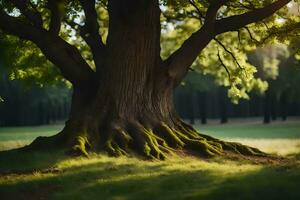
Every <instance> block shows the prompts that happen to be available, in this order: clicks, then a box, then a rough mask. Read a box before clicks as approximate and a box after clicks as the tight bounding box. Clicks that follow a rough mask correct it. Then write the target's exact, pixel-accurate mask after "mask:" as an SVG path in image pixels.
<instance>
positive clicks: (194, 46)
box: [165, 0, 227, 83]
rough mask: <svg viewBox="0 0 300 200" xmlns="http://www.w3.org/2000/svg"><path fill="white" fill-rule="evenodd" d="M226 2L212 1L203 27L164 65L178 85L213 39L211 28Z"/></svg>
mask: <svg viewBox="0 0 300 200" xmlns="http://www.w3.org/2000/svg"><path fill="white" fill-rule="evenodd" d="M226 2H227V0H219V1H217V0H216V1H214V2H213V3H211V5H210V6H209V8H208V10H207V12H206V16H205V21H204V25H203V26H202V28H201V29H199V30H198V31H196V32H195V33H193V34H192V35H191V36H190V37H189V38H188V39H187V40H186V41H185V42H184V43H183V44H182V46H181V47H180V48H179V49H178V50H177V51H175V52H174V53H173V54H172V55H171V56H170V57H169V58H168V59H167V60H166V61H165V63H166V64H167V66H168V74H169V76H170V77H172V78H174V79H175V80H176V82H177V83H179V82H180V81H181V80H182V78H183V77H184V76H185V75H186V73H187V72H188V69H189V67H190V66H191V65H192V63H193V62H194V60H195V59H196V58H197V56H198V55H199V53H200V51H201V50H202V49H204V48H205V47H206V45H207V44H208V43H209V42H210V41H211V40H212V39H213V37H214V35H213V28H214V23H215V19H216V15H217V12H218V10H219V8H220V7H221V6H222V5H224V4H225V3H226Z"/></svg>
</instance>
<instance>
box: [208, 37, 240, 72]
mask: <svg viewBox="0 0 300 200" xmlns="http://www.w3.org/2000/svg"><path fill="white" fill-rule="evenodd" d="M214 40H215V41H216V42H217V43H218V44H219V45H220V46H221V47H222V48H223V49H224V51H225V52H227V53H228V54H229V55H230V56H231V57H232V59H233V60H234V62H235V63H236V65H237V66H238V67H239V68H240V69H243V68H242V66H241V65H240V63H239V61H238V60H237V58H236V57H235V55H234V54H233V53H232V52H231V51H230V50H229V49H227V48H226V46H225V45H224V44H223V43H222V42H221V41H220V40H218V39H217V38H214Z"/></svg>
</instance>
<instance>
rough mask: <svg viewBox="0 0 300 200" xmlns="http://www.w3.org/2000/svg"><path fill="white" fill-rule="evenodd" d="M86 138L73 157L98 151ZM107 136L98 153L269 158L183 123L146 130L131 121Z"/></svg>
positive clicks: (78, 142)
mask: <svg viewBox="0 0 300 200" xmlns="http://www.w3.org/2000/svg"><path fill="white" fill-rule="evenodd" d="M87 135H88V134H86V133H85V134H83V136H78V137H76V139H75V143H74V145H73V146H72V153H73V154H75V155H84V156H87V157H88V155H89V153H88V152H89V150H91V149H95V148H93V147H92V145H91V143H90V142H89V140H88V137H87ZM107 135H108V137H107V138H106V139H105V141H102V143H103V144H104V145H103V146H102V147H101V148H100V149H99V150H100V151H104V152H107V153H108V154H109V155H112V156H121V155H125V156H127V155H130V154H134V153H136V154H139V155H141V156H143V157H146V158H150V159H160V160H164V159H165V158H167V157H168V155H170V154H173V153H176V152H178V151H180V152H184V153H192V154H194V155H199V156H202V157H206V158H207V157H214V156H223V155H227V153H232V154H238V155H244V156H267V154H265V153H263V152H261V151H260V150H258V149H256V148H252V147H249V146H246V145H242V144H239V143H234V142H225V141H223V140H219V139H216V138H213V137H211V136H208V135H203V134H200V133H198V132H197V131H196V130H195V129H193V128H192V127H191V126H189V125H187V124H185V123H184V122H182V121H180V123H178V125H177V126H176V127H170V126H168V125H167V124H166V123H165V122H159V123H156V125H155V126H153V128H147V127H144V126H143V125H142V124H140V123H138V122H134V123H132V122H131V123H128V125H127V126H113V128H111V130H109V131H108V134H107ZM94 143H95V142H94V141H93V144H94Z"/></svg>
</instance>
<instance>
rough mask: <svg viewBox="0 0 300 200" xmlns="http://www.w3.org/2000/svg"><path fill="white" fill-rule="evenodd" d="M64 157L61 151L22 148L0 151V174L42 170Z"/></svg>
mask: <svg viewBox="0 0 300 200" xmlns="http://www.w3.org/2000/svg"><path fill="white" fill-rule="evenodd" d="M63 159H66V156H65V155H64V153H63V150H61V151H47V152H45V151H44V152H38V151H35V152H34V151H26V150H24V149H23V148H20V149H13V150H7V151H0V176H1V175H5V174H11V173H18V174H20V173H30V172H32V171H35V170H44V169H47V168H49V167H52V166H53V165H54V164H55V163H57V162H59V161H61V160H63Z"/></svg>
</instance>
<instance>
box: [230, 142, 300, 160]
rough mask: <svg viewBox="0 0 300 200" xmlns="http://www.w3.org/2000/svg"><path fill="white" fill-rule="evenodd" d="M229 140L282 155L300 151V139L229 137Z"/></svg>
mask: <svg viewBox="0 0 300 200" xmlns="http://www.w3.org/2000/svg"><path fill="white" fill-rule="evenodd" d="M228 140H230V141H233V142H239V143H242V144H246V145H249V146H252V147H256V148H258V149H260V150H262V151H264V152H267V153H272V154H278V155H281V156H286V155H290V154H296V153H299V152H300V139H252V138H251V139H247V138H228Z"/></svg>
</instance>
